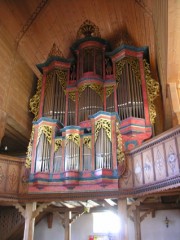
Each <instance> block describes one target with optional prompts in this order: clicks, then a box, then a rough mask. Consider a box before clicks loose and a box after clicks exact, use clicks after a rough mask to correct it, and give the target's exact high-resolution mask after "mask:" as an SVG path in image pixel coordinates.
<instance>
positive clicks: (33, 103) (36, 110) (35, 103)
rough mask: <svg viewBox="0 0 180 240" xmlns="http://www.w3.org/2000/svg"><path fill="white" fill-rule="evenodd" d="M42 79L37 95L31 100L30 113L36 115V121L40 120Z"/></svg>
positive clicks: (38, 83)
mask: <svg viewBox="0 0 180 240" xmlns="http://www.w3.org/2000/svg"><path fill="white" fill-rule="evenodd" d="M41 89H42V78H39V79H38V82H37V89H36V93H35V95H34V96H33V97H32V98H31V99H30V104H29V105H30V111H31V112H32V113H33V114H34V121H36V120H37V119H38V113H39V105H40V98H41Z"/></svg>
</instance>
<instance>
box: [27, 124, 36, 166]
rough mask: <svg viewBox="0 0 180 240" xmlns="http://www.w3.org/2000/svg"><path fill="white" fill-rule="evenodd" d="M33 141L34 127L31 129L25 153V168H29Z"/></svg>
mask: <svg viewBox="0 0 180 240" xmlns="http://www.w3.org/2000/svg"><path fill="white" fill-rule="evenodd" d="M33 139H34V126H33V127H32V131H31V136H30V140H29V144H28V148H27V152H26V162H25V167H26V168H31V159H32V145H33Z"/></svg>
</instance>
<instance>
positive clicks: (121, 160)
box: [116, 122, 126, 175]
mask: <svg viewBox="0 0 180 240" xmlns="http://www.w3.org/2000/svg"><path fill="white" fill-rule="evenodd" d="M116 136H117V162H118V171H119V173H120V175H122V174H123V173H124V172H125V170H126V162H125V154H124V152H123V142H122V135H121V133H120V130H119V124H118V122H116Z"/></svg>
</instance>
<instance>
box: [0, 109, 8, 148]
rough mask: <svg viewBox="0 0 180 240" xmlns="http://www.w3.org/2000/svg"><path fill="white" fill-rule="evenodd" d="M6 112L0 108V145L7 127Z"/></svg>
mask: <svg viewBox="0 0 180 240" xmlns="http://www.w3.org/2000/svg"><path fill="white" fill-rule="evenodd" d="M6 115H7V114H6V112H4V111H2V110H0V146H1V141H2V138H3V137H4V132H5V127H6Z"/></svg>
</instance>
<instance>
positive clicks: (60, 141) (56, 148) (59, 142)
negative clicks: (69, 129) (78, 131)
mask: <svg viewBox="0 0 180 240" xmlns="http://www.w3.org/2000/svg"><path fill="white" fill-rule="evenodd" d="M60 147H62V139H55V152H57V151H58V150H59V148H60Z"/></svg>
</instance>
